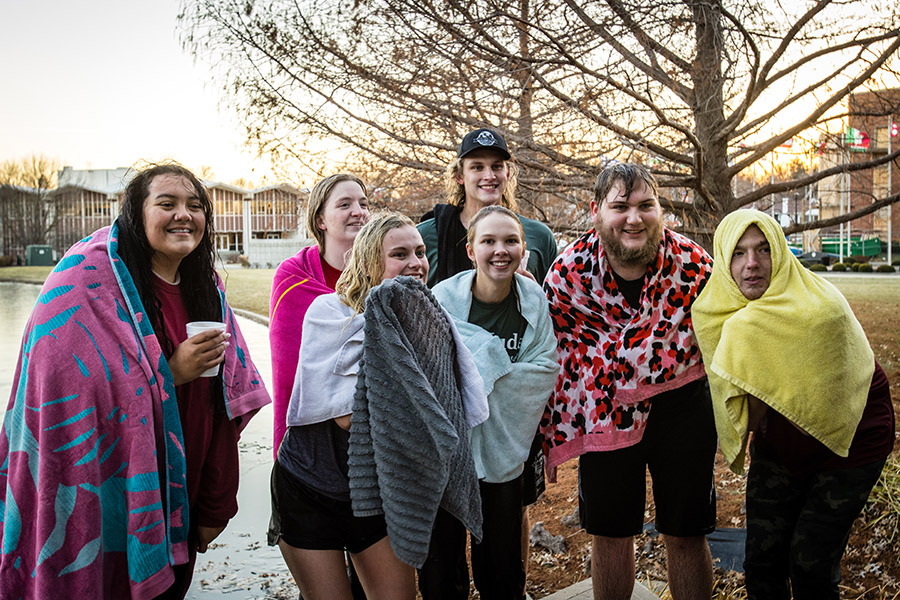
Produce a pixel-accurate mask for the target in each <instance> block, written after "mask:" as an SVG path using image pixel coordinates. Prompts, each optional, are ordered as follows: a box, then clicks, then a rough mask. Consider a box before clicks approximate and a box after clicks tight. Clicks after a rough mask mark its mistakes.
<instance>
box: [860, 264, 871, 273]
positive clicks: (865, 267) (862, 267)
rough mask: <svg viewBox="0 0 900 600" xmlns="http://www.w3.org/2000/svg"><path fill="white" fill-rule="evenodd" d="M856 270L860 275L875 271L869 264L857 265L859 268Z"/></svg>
mask: <svg viewBox="0 0 900 600" xmlns="http://www.w3.org/2000/svg"><path fill="white" fill-rule="evenodd" d="M856 270H857V271H859V272H860V273H871V272H872V271H874V270H875V269H874V268H872V265H870V264H869V263H863V264H861V265H859V268H858V269H856Z"/></svg>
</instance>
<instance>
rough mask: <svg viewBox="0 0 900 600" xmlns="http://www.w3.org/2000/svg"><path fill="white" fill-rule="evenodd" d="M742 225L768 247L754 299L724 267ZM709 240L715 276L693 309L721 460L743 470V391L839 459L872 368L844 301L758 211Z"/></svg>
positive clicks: (731, 221)
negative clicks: (768, 271) (767, 268)
mask: <svg viewBox="0 0 900 600" xmlns="http://www.w3.org/2000/svg"><path fill="white" fill-rule="evenodd" d="M750 225H756V226H757V227H759V229H760V230H761V231H762V232H763V234H764V235H765V236H766V239H767V240H768V241H769V244H770V246H771V250H772V278H771V281H770V284H769V288H768V289H767V290H766V292H765V293H764V294H763V295H762V297H760V298H758V299H757V300H747V298H745V297H744V295H743V294H742V293H741V291H740V289H739V288H738V286H737V284H736V283H735V282H734V279H732V277H731V270H730V264H731V254H732V252H733V251H734V247H735V246H736V245H737V243H738V240H739V239H740V237H741V236H742V235H743V233H744V231H745V230H746V229H747V227H749V226H750ZM714 246H715V265H714V266H713V274H712V276H711V277H710V279H709V282H707V284H706V288H705V289H704V290H703V292H702V293H701V294H700V296H699V297H698V298H697V301H696V302H694V306H693V308H692V314H693V320H694V331H695V333H696V335H697V340H698V342H699V344H700V351H701V352H702V354H703V361H704V363H705V364H706V371H707V373H708V375H709V385H710V390H711V392H712V399H713V407H714V409H715V416H716V429H717V430H718V433H719V443H720V446H721V448H722V452H723V454H724V455H725V458H726V460H727V461H728V464H729V466H730V467H731V469H732V470H733V471H734V472H736V473H741V472H743V469H744V454H745V448H746V445H747V435H748V431H747V423H748V416H749V414H748V407H747V395H748V394H752V395H754V396H756V397H757V398H759V399H760V400H762V401H763V402H765V403H766V404H768V405H769V406H770V407H771V408H773V409H775V410H776V411H778V412H779V413H781V414H782V415H784V416H785V417H787V418H788V419H790V420H791V421H793V422H794V423H795V424H797V425H798V426H799V427H800V428H802V429H803V430H804V431H806V432H807V433H809V434H810V435H812V436H813V437H815V438H816V439H817V440H819V441H820V442H822V443H823V444H824V445H825V446H826V447H827V448H828V449H830V450H831V451H832V452H834V453H835V454H837V455H839V456H847V452H848V450H849V449H850V443H851V441H852V440H853V435H854V434H855V433H856V427H857V425H858V424H859V420H860V418H861V416H862V412H863V409H864V408H865V404H866V397H867V394H868V392H869V386H870V384H871V381H872V374H873V372H874V369H875V358H874V355H873V353H872V350H871V348H870V347H869V342H868V340H867V339H866V335H865V333H864V332H863V329H862V327H861V326H860V324H859V321H857V320H856V317H855V316H854V315H853V311H852V310H851V309H850V306H849V305H848V304H847V301H846V300H845V299H844V297H843V296H842V295H841V293H840V292H839V291H838V290H837V288H835V287H834V286H833V285H831V284H830V283H828V282H827V281H825V280H824V279H822V278H821V277H819V276H818V275H816V274H815V273H813V272H811V271H809V270H808V269H806V268H804V267H803V265H801V264H800V262H799V261H798V260H797V259H796V258H795V257H794V256H793V255H792V254H791V253H790V251H789V250H788V246H787V241H786V240H785V238H784V233H783V232H782V230H781V227H780V226H779V225H778V223H777V222H776V221H775V219H773V218H772V217H770V216H768V215H766V214H765V213H761V212H759V211H756V210H739V211H736V212H733V213H731V214H730V215H728V216H726V217H725V218H724V219H723V220H722V222H721V223H719V227H718V228H717V229H716V236H715V243H714Z"/></svg>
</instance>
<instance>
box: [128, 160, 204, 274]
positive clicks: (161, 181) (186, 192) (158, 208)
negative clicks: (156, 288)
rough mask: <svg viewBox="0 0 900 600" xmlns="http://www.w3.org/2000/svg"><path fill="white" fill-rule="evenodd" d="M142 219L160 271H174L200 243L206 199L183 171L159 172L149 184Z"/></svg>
mask: <svg viewBox="0 0 900 600" xmlns="http://www.w3.org/2000/svg"><path fill="white" fill-rule="evenodd" d="M148 190H149V193H148V194H147V197H146V198H145V199H144V204H143V209H142V211H143V219H144V232H145V234H146V235H147V241H148V242H149V243H150V247H151V248H152V249H153V255H152V256H151V257H150V262H151V265H152V267H153V270H154V271H156V272H158V273H160V274H161V275H167V276H168V275H172V276H174V273H175V272H176V271H177V270H178V265H180V264H181V261H182V260H183V259H184V258H185V257H186V256H187V255H188V254H190V253H191V252H193V251H194V249H195V248H196V247H197V246H198V245H199V244H200V241H201V240H202V239H203V233H204V232H205V231H206V216H205V214H204V212H203V203H202V202H201V200H200V198H199V197H198V196H197V190H195V189H194V186H193V185H191V182H190V181H189V180H188V179H187V178H186V177H183V176H181V175H170V174H167V175H157V176H156V177H154V178H153V180H152V181H151V182H150V185H149V186H148Z"/></svg>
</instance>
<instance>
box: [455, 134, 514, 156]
mask: <svg viewBox="0 0 900 600" xmlns="http://www.w3.org/2000/svg"><path fill="white" fill-rule="evenodd" d="M482 148H491V149H493V150H496V151H497V152H498V153H499V154H500V155H501V156H503V159H504V160H509V159H510V156H511V155H510V153H509V149H508V148H507V147H506V140H504V139H503V136H502V135H500V134H499V133H497V132H496V131H494V130H492V129H486V128H484V127H482V128H481V129H476V130H475V131H473V132H471V133H468V134H466V137H464V138H463V140H462V143H461V144H460V145H459V150H457V152H456V157H457V158H463V157H464V156H465V155H467V154H469V153H470V152H474V151H475V150H481V149H482Z"/></svg>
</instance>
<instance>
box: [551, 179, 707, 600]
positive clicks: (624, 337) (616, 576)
mask: <svg viewBox="0 0 900 600" xmlns="http://www.w3.org/2000/svg"><path fill="white" fill-rule="evenodd" d="M591 216H592V218H593V222H594V228H593V229H591V230H590V231H588V232H587V233H585V234H584V235H582V236H581V237H580V238H578V239H577V240H575V242H573V243H572V244H571V245H570V246H569V247H568V248H566V249H565V250H564V251H563V252H562V254H560V256H559V258H557V260H556V262H555V263H554V264H553V265H552V266H551V268H550V272H549V273H548V274H547V278H546V279H545V280H544V290H545V291H546V293H547V297H548V299H549V302H550V318H551V320H552V321H553V328H554V331H555V332H556V338H557V342H558V345H557V354H558V360H559V364H560V366H561V370H560V374H559V378H558V380H557V383H556V389H555V391H554V394H553V397H552V398H551V400H550V403H549V404H548V407H547V410H546V411H545V412H544V415H543V417H542V419H541V427H540V428H541V432H542V433H543V434H544V447H545V449H546V451H547V478H548V479H549V480H550V481H554V480H555V478H556V468H557V467H558V466H559V465H560V464H562V463H563V462H565V461H567V460H569V459H571V458H575V457H578V508H579V516H580V518H581V525H582V527H584V529H585V531H587V532H588V533H589V534H591V536H592V545H591V579H592V581H593V590H594V598H596V599H598V600H615V599H619V598H629V597H631V593H632V591H633V589H634V580H635V571H634V568H635V567H634V564H635V560H634V536H635V535H637V534H639V533H641V531H642V530H643V527H644V507H645V498H646V474H647V471H648V469H649V472H650V476H651V478H652V480H653V498H654V502H655V505H656V530H657V531H659V533H661V534H662V536H663V539H664V540H665V544H666V553H667V557H668V558H667V571H668V583H669V590H670V591H671V593H672V597H673V598H674V599H675V600H684V599H698V598H709V596H710V593H711V590H712V559H711V556H710V552H709V546H708V544H707V542H706V538H705V536H706V534H708V533H711V532H712V531H713V530H714V529H715V527H716V503H715V488H714V481H713V462H714V460H715V454H716V431H715V426H714V424H713V414H712V405H711V401H710V397H709V390H708V387H707V384H706V376H705V372H704V369H703V362H702V360H701V356H700V350H699V348H698V346H697V342H696V340H695V339H694V335H693V329H692V327H691V305H692V304H693V302H694V300H695V299H696V298H697V296H698V295H699V293H700V291H701V290H702V289H703V286H704V285H705V283H706V280H707V278H708V277H709V274H710V271H711V270H712V261H711V259H710V257H709V255H708V254H707V253H706V252H705V251H704V250H703V248H701V247H700V246H699V245H698V244H696V243H695V242H693V241H691V240H690V239H688V238H686V237H684V236H683V235H681V234H678V233H676V232H674V231H672V230H670V229H668V228H667V227H665V226H664V225H663V213H662V207H661V206H660V203H659V198H658V197H657V186H656V182H655V180H654V178H653V176H652V174H651V173H650V172H649V171H648V170H647V169H646V168H644V167H643V166H641V165H637V164H622V163H616V164H613V165H610V166H608V167H606V168H605V169H604V170H603V172H602V173H600V175H599V177H598V178H597V183H596V185H595V186H594V198H593V200H592V201H591Z"/></svg>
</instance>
